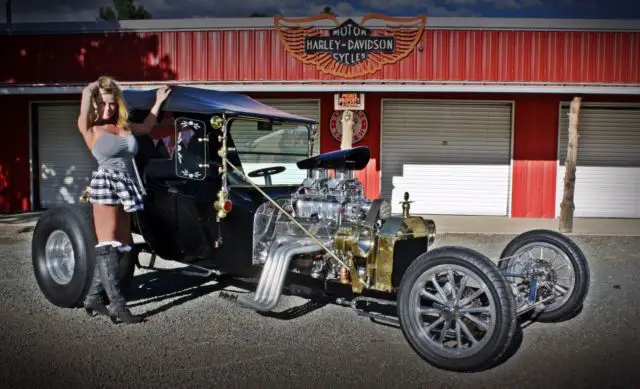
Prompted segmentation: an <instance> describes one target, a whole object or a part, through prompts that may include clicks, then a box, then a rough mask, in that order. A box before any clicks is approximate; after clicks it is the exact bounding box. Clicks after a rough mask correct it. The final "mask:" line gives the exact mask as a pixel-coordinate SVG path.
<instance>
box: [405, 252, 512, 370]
mask: <svg viewBox="0 0 640 389" xmlns="http://www.w3.org/2000/svg"><path fill="white" fill-rule="evenodd" d="M398 318H399V320H400V326H401V328H402V332H403V334H404V336H405V338H406V339H407V341H408V342H409V344H410V345H411V347H412V348H413V349H414V351H416V352H417V353H418V355H420V357H422V358H423V359H424V360H425V361H427V362H428V363H430V364H431V365H433V366H436V367H438V368H441V369H446V370H451V371H479V370H484V369H486V368H490V367H492V366H493V365H494V364H495V363H496V362H498V360H499V359H500V358H501V357H502V355H503V354H504V353H505V351H506V350H507V349H508V347H509V345H510V343H511V341H512V339H513V336H514V334H515V331H516V328H517V321H516V313H515V306H514V301H513V296H512V295H511V291H510V288H509V285H508V284H507V282H506V281H505V279H504V277H502V274H501V273H500V271H499V269H498V268H497V267H496V265H495V264H494V263H493V262H491V261H490V260H489V259H488V258H487V257H486V256H484V255H482V254H480V253H478V252H477V251H475V250H472V249H468V248H463V247H456V246H447V247H440V248H436V249H434V250H431V251H428V252H426V253H424V254H422V255H420V256H419V257H418V258H417V259H416V260H415V261H414V262H413V263H412V264H411V266H410V267H409V268H408V269H407V271H406V272H405V274H404V276H403V277H402V281H401V283H400V290H399V291H398Z"/></svg>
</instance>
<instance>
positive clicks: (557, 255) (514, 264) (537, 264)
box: [505, 242, 576, 310]
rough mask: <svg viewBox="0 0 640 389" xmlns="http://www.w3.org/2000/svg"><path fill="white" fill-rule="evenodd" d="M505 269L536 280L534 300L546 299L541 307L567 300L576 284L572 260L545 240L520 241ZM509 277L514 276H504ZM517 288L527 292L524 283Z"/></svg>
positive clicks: (527, 278)
mask: <svg viewBox="0 0 640 389" xmlns="http://www.w3.org/2000/svg"><path fill="white" fill-rule="evenodd" d="M505 271H506V272H507V273H510V274H522V275H523V276H524V280H526V281H527V282H530V280H531V279H535V280H536V292H535V293H536V296H535V301H534V303H537V302H540V301H542V300H545V299H549V298H550V297H553V299H551V300H550V302H549V303H548V304H546V303H543V304H544V305H545V307H546V308H545V309H548V310H553V309H556V308H558V307H560V306H562V305H563V304H565V303H566V302H567V300H568V299H569V298H570V297H571V294H572V293H573V290H574V288H575V285H576V276H575V269H574V266H573V263H572V262H571V260H570V259H569V256H568V255H567V254H565V253H564V252H563V251H562V250H560V249H559V248H558V247H556V246H554V245H552V244H548V243H545V242H535V243H529V244H526V245H523V246H522V247H521V248H520V249H519V250H518V251H517V252H516V253H515V254H514V255H513V257H512V258H511V259H509V265H508V266H507V267H506V269H505ZM507 278H508V279H509V280H510V281H511V280H513V278H514V277H507ZM521 290H522V291H523V292H524V293H526V294H529V289H528V286H527V287H526V288H521Z"/></svg>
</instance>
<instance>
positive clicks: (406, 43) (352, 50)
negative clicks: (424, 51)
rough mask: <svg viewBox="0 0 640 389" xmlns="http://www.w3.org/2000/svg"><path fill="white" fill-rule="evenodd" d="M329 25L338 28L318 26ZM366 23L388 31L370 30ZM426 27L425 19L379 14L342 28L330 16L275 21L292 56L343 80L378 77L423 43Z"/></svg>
mask: <svg viewBox="0 0 640 389" xmlns="http://www.w3.org/2000/svg"><path fill="white" fill-rule="evenodd" d="M326 22H329V24H330V26H329V27H331V26H335V27H333V28H330V29H327V28H322V29H321V28H319V27H318V26H316V25H315V24H321V23H326ZM314 23H315V24H314ZM366 23H370V24H379V25H384V26H385V27H384V28H382V27H380V28H379V27H372V28H367V27H365V25H366ZM426 23H427V17H426V16H425V15H420V16H415V17H393V16H386V15H382V14H377V13H375V14H369V15H366V16H364V17H363V18H362V19H361V21H360V23H356V22H355V21H354V20H353V19H347V20H346V21H345V22H343V23H342V24H338V19H337V17H335V16H334V15H330V14H321V15H318V16H312V17H307V18H285V17H283V16H275V17H274V24H275V29H276V33H277V34H278V37H279V38H280V42H281V43H282V44H283V45H284V47H285V49H286V50H287V52H288V53H289V54H290V55H291V56H293V57H294V58H296V59H298V60H299V61H301V62H302V63H304V64H307V65H314V66H316V68H317V69H318V70H320V71H322V72H324V73H327V74H331V75H333V76H337V77H342V78H355V77H359V76H363V75H365V74H371V73H375V72H377V71H379V70H380V69H382V67H383V66H385V65H388V64H392V63H395V62H397V61H399V60H401V59H404V58H406V57H407V56H408V55H409V54H410V53H411V52H412V51H413V50H414V49H415V47H416V45H417V44H418V42H420V39H421V38H422V33H423V31H424V29H425V26H426Z"/></svg>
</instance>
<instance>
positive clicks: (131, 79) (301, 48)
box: [0, 15, 640, 218]
mask: <svg viewBox="0 0 640 389" xmlns="http://www.w3.org/2000/svg"><path fill="white" fill-rule="evenodd" d="M343 22H345V19H343V18H340V19H339V20H338V19H333V18H332V17H329V16H322V17H315V18H299V19H284V18H275V19H271V18H250V19H206V20H175V21H172V20H169V21H167V20H161V21H160V20H157V21H126V22H125V21H122V22H119V23H118V25H109V24H104V23H98V22H96V23H88V24H73V23H71V24H70V23H62V24H55V25H28V26H27V25H25V26H21V25H17V26H12V27H11V28H5V29H4V32H3V33H2V35H0V45H1V47H3V49H4V53H5V56H4V59H3V61H2V63H0V78H1V79H0V82H1V83H2V84H1V85H0V104H2V106H3V107H4V108H5V109H4V110H3V111H4V112H6V114H5V124H6V127H5V128H6V129H9V130H8V131H6V132H5V135H6V136H5V140H4V141H3V142H0V210H2V211H27V210H32V209H38V208H41V207H46V206H49V205H51V204H55V203H60V202H71V201H76V199H77V196H76V193H77V191H78V190H79V189H78V188H80V187H81V186H82V182H81V179H80V178H81V177H83V175H85V176H86V171H84V170H82V166H80V165H81V164H80V163H76V165H77V166H76V165H74V163H73V161H75V160H76V159H83V158H85V159H86V158H88V154H87V153H86V152H85V151H84V150H82V143H81V140H80V137H79V136H77V132H75V131H76V129H75V117H74V115H77V105H78V104H79V92H80V90H81V88H82V87H83V86H84V85H86V84H87V83H89V82H91V81H93V80H95V79H96V78H97V77H98V76H99V75H102V74H108V75H111V76H113V77H115V78H116V79H118V80H119V81H120V82H121V83H122V85H123V86H124V87H126V88H145V87H149V86H155V85H159V84H162V83H180V84H192V85H195V86H200V87H207V88H215V89H220V90H229V91H238V92H242V93H247V94H249V95H251V96H253V97H255V98H257V99H260V100H264V101H266V102H269V103H272V104H274V105H276V106H278V107H281V108H283V109H286V110H290V111H295V113H300V114H305V115H307V116H314V117H317V119H318V121H319V123H320V131H321V135H320V151H321V152H326V151H331V150H335V149H338V148H339V146H340V142H339V139H337V138H335V137H334V136H332V134H331V131H330V123H331V118H332V115H333V114H334V110H333V108H334V105H333V98H334V93H336V92H344V91H346V92H362V93H364V95H365V111H364V113H365V115H366V118H365V120H366V126H365V130H366V133H365V135H364V137H363V138H362V140H361V141H360V142H358V143H356V145H366V146H368V147H369V148H370V149H371V154H372V161H371V163H370V165H369V166H368V167H367V169H366V170H365V171H363V172H361V173H360V174H359V177H360V178H361V180H362V181H363V183H364V184H365V186H366V191H367V195H368V196H369V197H378V196H382V197H386V198H390V199H392V201H393V202H394V203H397V202H398V201H399V195H398V193H403V192H404V191H405V190H408V191H410V192H411V194H412V198H413V199H414V200H416V204H417V203H420V204H423V205H421V206H420V207H421V208H420V207H419V209H417V210H415V212H418V213H425V214H462V215H503V216H510V217H535V218H553V217H557V215H558V210H559V199H560V198H561V191H562V187H561V186H559V185H558V183H559V182H560V183H561V182H562V181H561V180H562V175H563V172H564V169H563V159H564V155H566V135H565V134H564V133H565V132H566V120H567V118H566V111H567V106H568V103H569V102H570V101H571V99H572V98H573V97H574V96H580V97H582V102H583V108H582V112H583V113H582V114H581V119H580V120H581V122H580V126H581V127H580V128H581V140H580V142H581V145H580V151H579V154H578V155H579V159H578V171H577V179H576V195H575V196H576V216H577V217H580V216H584V217H640V200H639V199H638V196H635V189H637V186H638V185H640V120H635V119H640V97H639V95H640V26H639V25H638V24H637V23H635V24H634V23H627V24H626V25H625V24H623V23H622V22H620V21H612V22H610V23H606V22H603V21H595V20H594V21H567V20H522V19H507V20H502V19H477V18H463V19H458V18H426V17H416V18H395V19H394V18H387V17H384V16H381V15H370V16H367V17H365V18H364V19H362V18H353V20H352V21H347V22H346V23H347V24H346V25H343V24H342V23H343ZM341 26H342V27H344V26H351V28H352V30H351V32H353V29H356V30H357V29H358V28H362V27H365V28H368V29H369V31H370V33H371V34H372V36H385V35H386V36H389V37H392V38H393V40H394V42H393V43H394V46H393V47H392V48H390V49H389V50H387V52H384V51H378V52H373V51H367V50H366V48H367V45H366V44H365V43H366V41H367V39H368V40H369V41H375V40H376V39H377V38H372V37H371V36H370V37H369V38H366V39H364V38H363V39H361V38H359V37H358V36H357V34H356V35H350V36H346V37H345V36H344V34H343V35H341V34H340V33H339V32H338V33H334V35H331V32H330V31H331V29H334V28H337V27H338V28H339V27H341ZM401 26H403V27H404V29H403V30H402V31H400V29H398V27H401ZM344 31H347V30H344ZM321 36H324V37H326V38H323V39H316V41H322V42H323V43H320V44H319V45H320V46H318V44H316V46H312V45H311V44H309V43H305V37H307V38H309V37H316V38H317V37H321ZM332 38H333V41H334V43H335V44H337V45H339V44H340V42H346V43H345V44H348V45H351V46H353V47H351V50H342V51H340V50H337V49H335V47H334V48H333V49H332V47H330V46H331V44H334V43H331V42H329V41H330V40H331V39H332ZM307 40H308V39H307ZM311 40H313V39H311ZM363 42H365V43H363ZM379 42H380V41H379ZM383 43H384V42H383ZM359 44H360V45H361V46H358V45H359ZM381 44H382V43H381ZM336 47H337V46H336ZM345 47H346V46H345ZM354 47H355V48H354ZM358 47H359V48H358ZM381 47H382V46H381ZM313 48H315V49H318V48H320V49H322V48H326V49H328V50H333V52H315V53H313V52H310V49H313ZM305 49H306V51H305ZM358 61H359V62H358ZM354 62H357V63H354ZM65 153H66V154H65ZM82 153H85V154H82ZM74 158H76V159H74ZM65 161H66V162H65ZM87 163H88V162H87ZM87 169H88V168H87ZM53 177H57V178H53ZM634 180H635V181H634ZM634 188H635V189H634ZM461 204H462V205H461ZM412 209H413V208H412Z"/></svg>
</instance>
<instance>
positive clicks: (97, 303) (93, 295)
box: [84, 262, 109, 316]
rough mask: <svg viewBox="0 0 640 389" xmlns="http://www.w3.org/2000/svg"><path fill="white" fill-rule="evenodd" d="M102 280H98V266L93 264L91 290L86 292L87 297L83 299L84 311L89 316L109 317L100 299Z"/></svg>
mask: <svg viewBox="0 0 640 389" xmlns="http://www.w3.org/2000/svg"><path fill="white" fill-rule="evenodd" d="M103 290H104V289H103V288H102V280H101V278H100V271H99V269H98V264H97V262H96V264H95V270H94V272H93V281H91V288H90V289H89V292H87V296H86V297H85V299H84V310H85V311H86V312H87V314H88V315H89V316H96V315H105V316H109V311H108V310H107V307H106V306H105V304H104V300H103V298H102V291H103Z"/></svg>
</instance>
